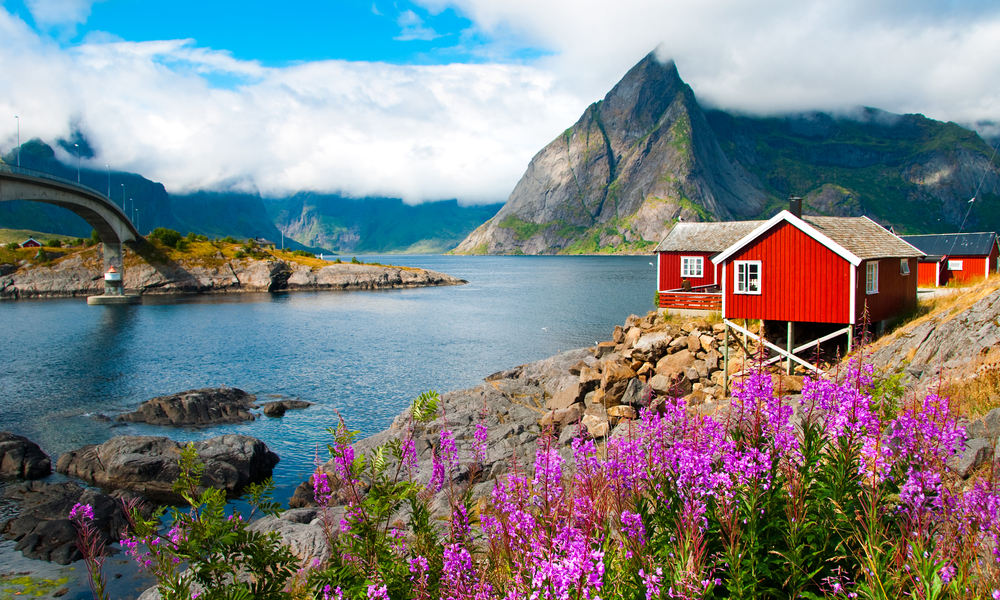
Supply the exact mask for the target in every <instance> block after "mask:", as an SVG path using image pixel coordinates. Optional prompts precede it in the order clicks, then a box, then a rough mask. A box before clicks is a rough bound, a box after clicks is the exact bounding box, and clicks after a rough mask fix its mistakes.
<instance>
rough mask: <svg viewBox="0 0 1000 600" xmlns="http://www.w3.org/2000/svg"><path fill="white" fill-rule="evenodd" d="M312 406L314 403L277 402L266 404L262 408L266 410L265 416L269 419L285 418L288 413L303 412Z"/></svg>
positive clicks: (300, 401)
mask: <svg viewBox="0 0 1000 600" xmlns="http://www.w3.org/2000/svg"><path fill="white" fill-rule="evenodd" d="M312 405H313V403H312V402H306V401H305V400H275V401H274V402H266V403H264V404H263V405H262V406H261V408H263V409H264V414H265V415H267V416H269V417H283V416H284V415H285V412H286V411H289V410H301V409H303V408H309V407H310V406H312Z"/></svg>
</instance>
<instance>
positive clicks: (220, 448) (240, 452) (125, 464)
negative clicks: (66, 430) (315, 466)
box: [56, 434, 279, 504]
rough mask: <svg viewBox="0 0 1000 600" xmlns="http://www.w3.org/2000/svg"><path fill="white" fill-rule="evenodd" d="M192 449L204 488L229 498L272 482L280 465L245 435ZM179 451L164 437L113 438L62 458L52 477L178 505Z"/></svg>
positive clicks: (260, 444)
mask: <svg viewBox="0 0 1000 600" xmlns="http://www.w3.org/2000/svg"><path fill="white" fill-rule="evenodd" d="M194 447H195V450H196V451H197V452H198V457H199V458H200V460H201V461H202V462H203V463H204V464H205V473H204V475H203V477H202V484H203V485H204V486H206V487H214V488H218V489H223V490H225V491H226V494H227V495H228V496H230V497H235V496H238V495H239V494H240V493H241V492H242V491H243V489H244V488H245V487H246V486H247V485H249V484H251V483H259V482H261V481H264V480H265V479H267V478H268V477H270V476H271V472H272V470H273V468H274V465H276V464H278V460H279V459H278V455H277V454H275V453H274V452H271V451H270V450H269V449H268V447H267V445H266V444H265V443H264V442H262V441H260V440H258V439H256V438H252V437H250V436H246V435H235V434H229V435H221V436H218V437H214V438H211V439H208V440H204V441H201V442H194ZM182 448H183V446H182V444H180V443H179V442H175V441H173V440H170V439H167V438H165V437H152V436H119V437H113V438H111V439H110V440H108V441H106V442H104V443H103V444H100V445H89V446H84V447H82V448H80V449H78V450H73V451H70V452H66V453H64V454H63V455H62V456H60V457H59V460H58V462H57V463H56V471H57V472H59V473H62V474H64V475H68V476H70V477H76V478H78V479H82V480H84V481H86V482H88V483H91V484H93V485H96V486H98V487H101V488H103V489H107V490H131V491H134V492H138V493H141V494H143V495H144V496H146V497H147V498H149V499H150V500H153V501H156V502H164V503H174V504H180V503H182V502H183V501H184V499H183V498H182V497H181V496H180V495H178V494H177V493H175V492H174V491H173V485H174V482H175V481H176V480H177V477H178V475H179V474H180V467H179V465H178V458H179V457H180V452H181V450H182ZM202 489H204V488H202Z"/></svg>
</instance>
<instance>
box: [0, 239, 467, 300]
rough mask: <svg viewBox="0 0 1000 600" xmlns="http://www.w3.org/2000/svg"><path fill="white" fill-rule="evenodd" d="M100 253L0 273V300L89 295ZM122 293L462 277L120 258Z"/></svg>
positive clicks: (436, 282)
mask: <svg viewBox="0 0 1000 600" xmlns="http://www.w3.org/2000/svg"><path fill="white" fill-rule="evenodd" d="M102 268H103V265H102V262H101V260H100V254H99V253H98V252H97V251H96V250H93V249H91V250H83V251H80V252H75V253H73V254H71V255H69V256H66V257H65V258H62V259H60V260H58V261H55V262H54V263H53V264H52V265H49V266H45V265H39V266H32V265H27V264H26V265H19V268H18V269H17V270H15V271H13V272H11V273H8V274H6V275H3V276H0V299H3V298H11V299H16V298H56V297H65V296H89V295H94V294H101V293H103V291H104V275H103V272H102ZM124 282H125V289H126V291H127V292H128V293H138V294H143V295H148V294H211V293H236V292H275V291H301V290H308V291H325V290H331V291H332V290H342V291H348V290H375V289H396V288H412V287H425V286H441V285H461V284H463V283H466V282H465V281H464V280H462V279H458V278H456V277H452V276H450V275H445V274H444V273H438V272H436V271H428V270H425V269H416V268H410V267H390V266H386V267H382V266H377V265H355V264H349V263H344V264H329V265H327V266H324V267H322V268H313V267H310V266H307V265H303V264H299V263H294V262H285V261H283V260H254V259H250V258H244V259H221V258H219V259H212V260H207V259H206V260H202V261H199V262H197V263H192V264H184V263H171V264H156V265H153V264H149V263H147V262H144V261H139V262H133V261H132V260H128V261H126V265H125V277H124Z"/></svg>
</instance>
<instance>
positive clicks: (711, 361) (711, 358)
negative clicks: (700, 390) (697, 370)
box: [705, 352, 719, 371]
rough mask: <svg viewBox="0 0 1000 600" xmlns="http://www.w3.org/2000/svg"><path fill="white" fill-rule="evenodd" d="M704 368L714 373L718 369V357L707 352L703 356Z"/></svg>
mask: <svg viewBox="0 0 1000 600" xmlns="http://www.w3.org/2000/svg"><path fill="white" fill-rule="evenodd" d="M705 366H706V367H708V370H709V371H715V370H718V368H719V357H718V355H716V354H714V353H712V352H709V353H708V354H707V355H706V356H705Z"/></svg>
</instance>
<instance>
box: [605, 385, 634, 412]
mask: <svg viewBox="0 0 1000 600" xmlns="http://www.w3.org/2000/svg"><path fill="white" fill-rule="evenodd" d="M627 389H628V380H622V381H616V382H615V383H611V384H608V387H607V388H606V389H605V390H604V400H603V402H604V405H605V406H615V405H618V404H621V403H622V398H623V397H624V396H625V391H626V390H627Z"/></svg>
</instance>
